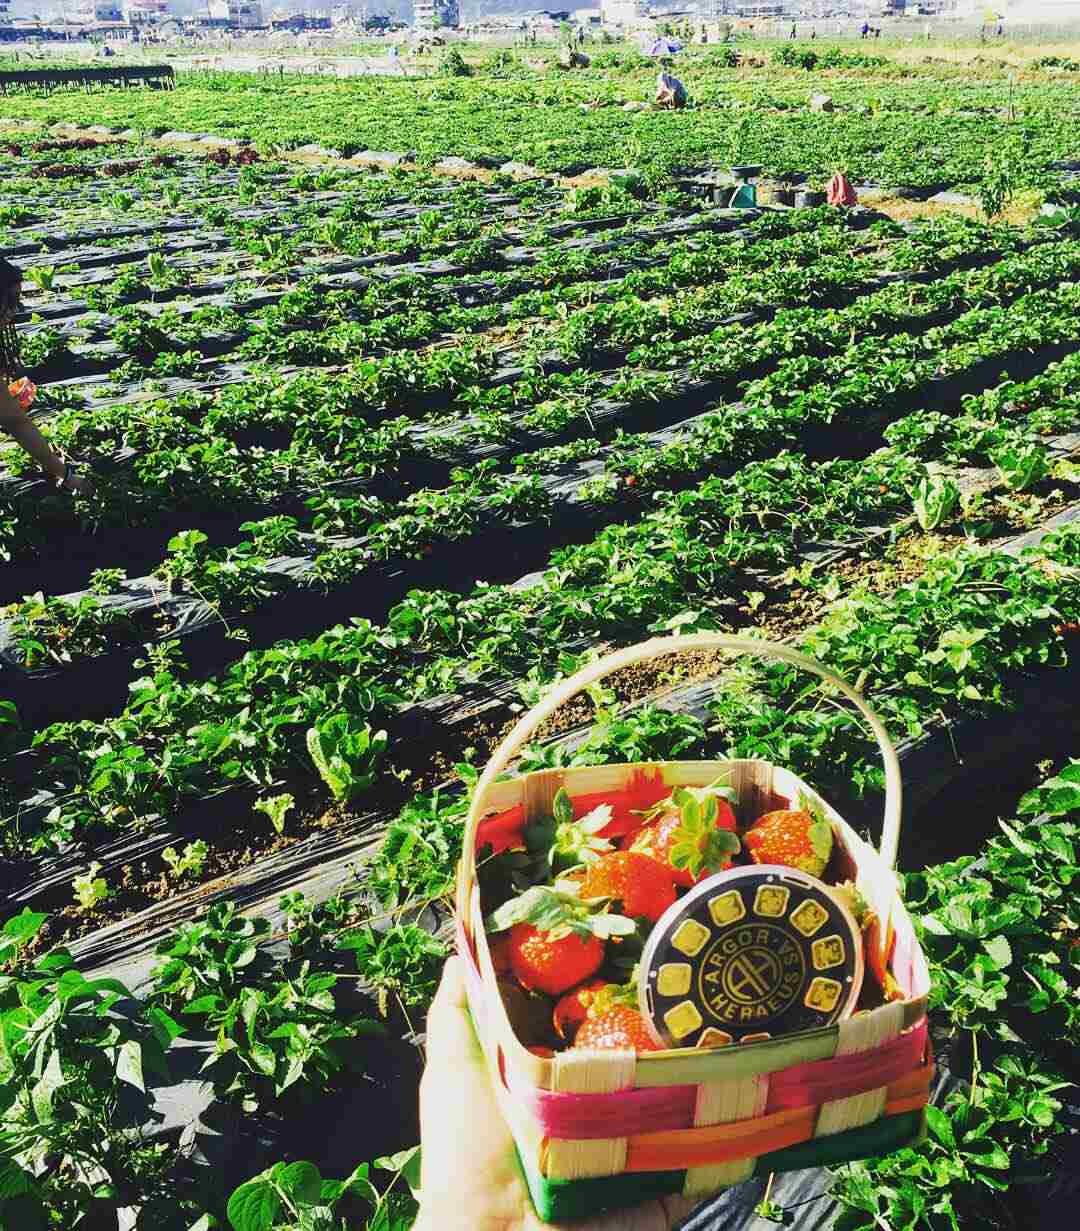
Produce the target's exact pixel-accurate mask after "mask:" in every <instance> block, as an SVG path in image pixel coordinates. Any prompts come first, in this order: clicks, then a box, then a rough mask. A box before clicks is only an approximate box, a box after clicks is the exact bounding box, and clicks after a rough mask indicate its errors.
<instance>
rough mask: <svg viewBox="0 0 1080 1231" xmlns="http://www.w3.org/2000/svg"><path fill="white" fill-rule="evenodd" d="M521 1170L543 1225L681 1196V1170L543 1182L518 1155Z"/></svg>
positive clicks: (684, 1174) (542, 1178) (682, 1174)
mask: <svg viewBox="0 0 1080 1231" xmlns="http://www.w3.org/2000/svg"><path fill="white" fill-rule="evenodd" d="M518 1161H519V1162H520V1163H521V1170H522V1172H523V1173H524V1176H525V1180H526V1182H527V1183H528V1185H529V1192H530V1194H531V1195H532V1200H533V1206H534V1207H535V1208H536V1213H537V1215H538V1216H539V1217H540V1218H541V1219H542V1220H543V1221H544V1222H562V1220H563V1219H565V1218H587V1217H589V1216H592V1215H596V1214H603V1213H605V1212H606V1211H607V1210H618V1209H624V1208H625V1207H626V1206H631V1205H640V1204H641V1203H642V1202H643V1201H652V1200H655V1199H656V1198H657V1197H670V1196H674V1195H675V1194H676V1193H681V1192H682V1189H683V1183H684V1182H685V1180H686V1172H685V1171H638V1172H632V1173H630V1174H628V1175H606V1176H602V1177H600V1178H599V1179H595V1180H546V1179H545V1178H544V1177H543V1176H542V1175H541V1174H540V1173H539V1172H538V1171H534V1170H533V1169H532V1168H531V1167H530V1166H529V1165H528V1164H527V1163H526V1162H525V1161H524V1159H522V1157H521V1153H520V1151H519V1152H518Z"/></svg>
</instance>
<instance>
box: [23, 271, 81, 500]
mask: <svg viewBox="0 0 1080 1231" xmlns="http://www.w3.org/2000/svg"><path fill="white" fill-rule="evenodd" d="M21 297H22V271H21V270H20V269H18V268H16V266H14V265H12V264H10V263H9V262H8V261H5V260H4V259H3V258H2V257H0V428H3V429H4V431H5V432H7V434H8V435H9V436H11V437H12V439H13V440H14V441H15V443H16V444H18V445H20V446H21V447H22V448H23V449H24V450H25V451H26V452H27V453H29V454H30V456H31V457H32V458H33V459H34V461H35V462H37V464H38V465H39V466H40V467H41V469H42V470H44V471H45V473H46V475H48V477H49V478H50V479H52V481H53V482H54V483H55V484H56V486H57V487H59V488H61V489H62V490H63V491H66V492H78V493H79V495H82V496H88V495H90V493H91V492H92V491H93V490H94V485H93V484H92V483H91V482H90V480H89V479H84V478H80V477H79V475H78V474H76V473H75V469H74V467H72V466H70V465H67V464H65V462H64V461H63V460H62V459H61V458H60V457H58V456H57V455H56V454H55V453H54V452H53V451H52V448H51V447H50V445H49V442H48V441H47V440H46V439H45V437H44V436H42V434H41V432H40V431H38V427H37V424H36V423H34V421H33V420H32V419H31V418H30V416H29V415H28V414H27V413H26V412H27V409H28V408H29V406H30V403H31V402H32V401H33V399H34V387H33V385H32V384H31V383H30V382H29V381H27V380H26V379H25V378H21V379H20V377H21V371H22V359H21V356H20V353H19V337H18V334H17V333H16V332H15V315H16V313H17V312H18V311H19V301H20V299H21Z"/></svg>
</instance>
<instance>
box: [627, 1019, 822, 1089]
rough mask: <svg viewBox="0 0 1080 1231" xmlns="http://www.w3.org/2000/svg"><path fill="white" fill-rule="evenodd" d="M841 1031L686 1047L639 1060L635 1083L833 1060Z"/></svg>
mask: <svg viewBox="0 0 1080 1231" xmlns="http://www.w3.org/2000/svg"><path fill="white" fill-rule="evenodd" d="M838 1038H839V1033H838V1031H837V1028H836V1027H835V1026H827V1027H826V1028H825V1029H824V1030H807V1031H804V1032H803V1033H801V1034H799V1035H798V1036H795V1037H793V1038H789V1039H771V1040H769V1041H768V1042H765V1043H754V1044H753V1045H751V1046H749V1047H723V1048H720V1049H719V1050H714V1051H699V1050H698V1049H697V1048H693V1047H688V1048H684V1049H683V1050H682V1051H681V1052H678V1053H675V1054H673V1055H671V1056H664V1057H663V1058H662V1059H661V1058H658V1059H649V1060H639V1061H638V1063H637V1067H636V1068H635V1070H634V1085H635V1086H700V1085H702V1084H703V1083H706V1082H712V1081H741V1080H742V1079H743V1078H744V1077H757V1076H758V1075H759V1074H761V1073H775V1072H776V1071H777V1070H779V1069H787V1068H790V1067H791V1066H792V1065H793V1064H809V1063H810V1062H811V1061H812V1060H831V1059H832V1058H833V1056H834V1055H835V1054H836V1044H837V1040H838Z"/></svg>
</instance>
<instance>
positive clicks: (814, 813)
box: [799, 792, 833, 864]
mask: <svg viewBox="0 0 1080 1231" xmlns="http://www.w3.org/2000/svg"><path fill="white" fill-rule="evenodd" d="M799 807H800V808H802V810H803V811H804V812H808V813H809V814H810V816H811V818H812V820H813V824H812V825H811V826H810V830H809V834H810V845H811V846H812V847H813V848H814V854H815V855H816V856H817V857H818V858H819V859H820V860H821V862H822V863H823V864H827V863H828V862H829V860H830V859H831V858H832V849H833V831H832V826H831V825H830V824H829V820H828V817H826V815H825V813H824V811H823V810H822V807H821V805H820V804H819V803H817V802H816V801H815V800H813V799H811V798H810V797H809V796H808V795H805V794H802V793H801V792H800V794H799Z"/></svg>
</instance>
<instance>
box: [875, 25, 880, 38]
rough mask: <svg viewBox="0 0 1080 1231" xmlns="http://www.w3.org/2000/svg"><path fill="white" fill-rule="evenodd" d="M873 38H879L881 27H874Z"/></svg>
mask: <svg viewBox="0 0 1080 1231" xmlns="http://www.w3.org/2000/svg"><path fill="white" fill-rule="evenodd" d="M874 38H881V27H880V26H875V27H874Z"/></svg>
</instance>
